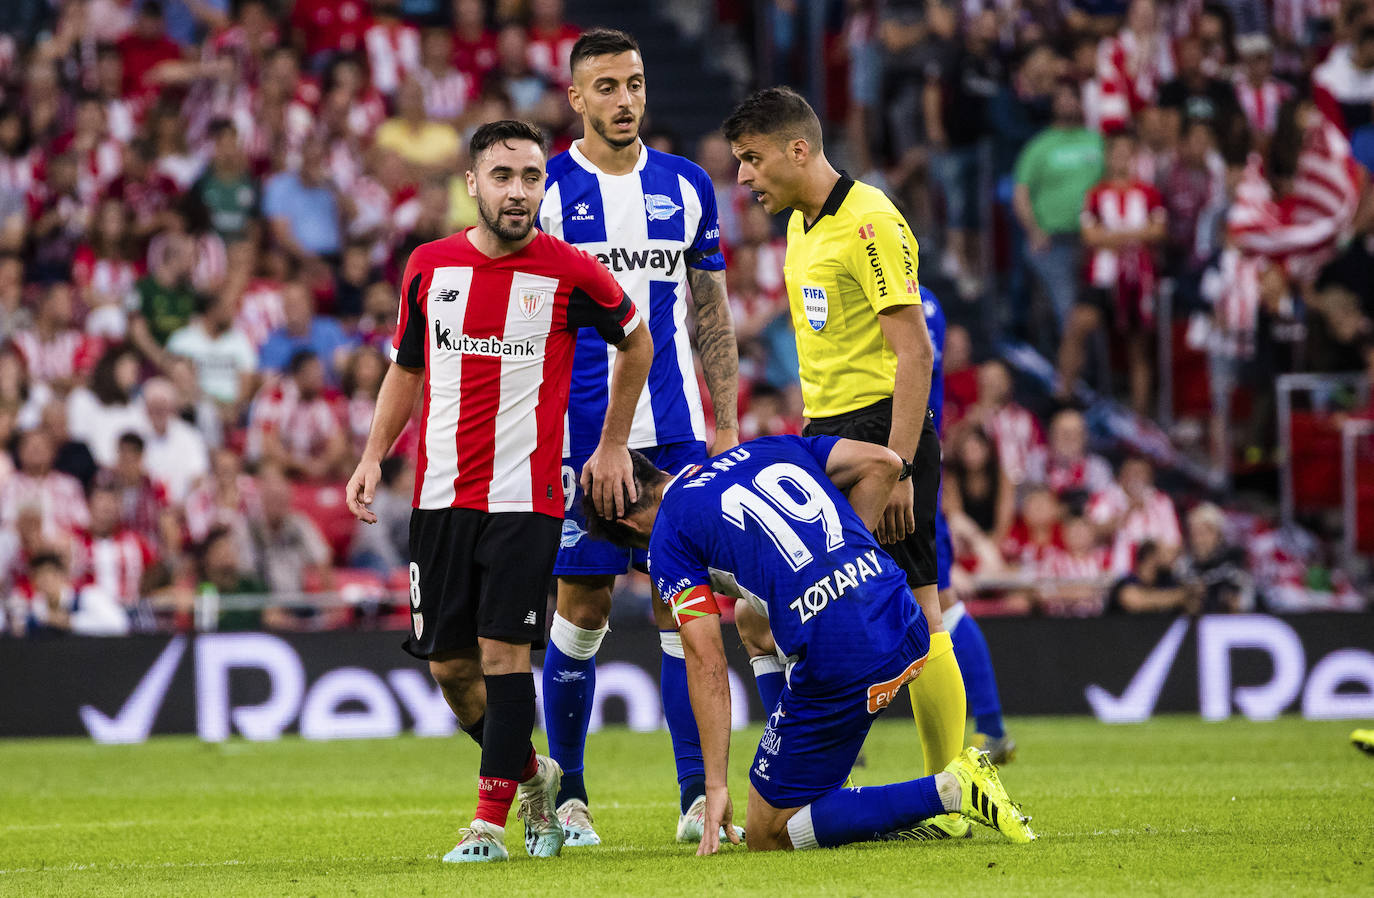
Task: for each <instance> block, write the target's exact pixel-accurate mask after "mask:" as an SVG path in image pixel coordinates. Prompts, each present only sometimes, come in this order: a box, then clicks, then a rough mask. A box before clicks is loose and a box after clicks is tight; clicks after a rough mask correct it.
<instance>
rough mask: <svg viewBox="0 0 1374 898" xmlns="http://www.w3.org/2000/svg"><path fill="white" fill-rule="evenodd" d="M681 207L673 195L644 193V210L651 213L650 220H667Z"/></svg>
mask: <svg viewBox="0 0 1374 898" xmlns="http://www.w3.org/2000/svg"><path fill="white" fill-rule="evenodd" d="M681 208H682V207H681V206H679V205H678V204H677V203H675V202H673V199H672V197H669V196H664V195H663V194H661V193H646V194H644V211H645V212H647V213H648V214H649V220H650V221H667V220H668V219H670V218H672V217H673V216H674V215H675V214H676V213H677V211H678V210H679V209H681Z"/></svg>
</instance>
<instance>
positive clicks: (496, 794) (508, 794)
mask: <svg viewBox="0 0 1374 898" xmlns="http://www.w3.org/2000/svg"><path fill="white" fill-rule="evenodd" d="M519 785H520V784H519V783H517V782H516V781H515V780H503V779H498V778H497V777H494V776H479V777H478V778H477V813H476V814H474V815H473V816H474V819H477V820H485V821H486V822H487V823H490V824H491V825H492V826H500V827H503V828H504V827H505V825H506V818H508V817H509V816H510V804H511V802H512V801H514V800H515V790H516V788H518V787H519Z"/></svg>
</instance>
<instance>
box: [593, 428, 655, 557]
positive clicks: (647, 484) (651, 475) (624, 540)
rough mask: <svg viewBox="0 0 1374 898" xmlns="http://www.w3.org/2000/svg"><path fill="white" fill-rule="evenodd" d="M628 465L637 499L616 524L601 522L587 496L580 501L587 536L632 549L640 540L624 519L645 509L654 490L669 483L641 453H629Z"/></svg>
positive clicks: (602, 519)
mask: <svg viewBox="0 0 1374 898" xmlns="http://www.w3.org/2000/svg"><path fill="white" fill-rule="evenodd" d="M630 464H631V465H633V466H634V478H635V492H636V493H637V494H638V495H637V497H636V499H635V501H633V502H631V503H630V505H629V506H628V507H627V508H626V509H625V515H624V517H621V518H617V519H615V520H612V519H611V518H604V517H602V516H601V514H600V513H599V512H597V510H596V504H595V503H593V502H592V497H591V494H590V493H589V494H586V495H584V496H583V497H582V514H583V515H584V516H585V517H586V519H587V532H588V533H589V534H591V535H592V536H593V537H594V538H596V539H603V540H605V541H606V542H608V543H614V544H615V545H617V546H633V545H634V544H635V543H636V541H637V540H638V539H639V538H640V536H639V534H638V533H635V532H634V531H633V530H631V529H630V528H629V526H628V525H626V523H625V518H627V517H629V516H630V515H632V514H634V513H635V512H637V511H640V510H642V509H644V508H647V507H648V505H649V499H650V497H651V496H652V494H653V491H654V487H656V486H658V485H659V484H660V483H663V482H664V481H666V480H667V479H668V473H667V472H666V471H660V470H659V469H658V465H655V464H654V463H653V462H651V461H649V459H648V458H647V457H645V455H644V454H643V453H642V452H636V451H635V450H633V449H631V450H630Z"/></svg>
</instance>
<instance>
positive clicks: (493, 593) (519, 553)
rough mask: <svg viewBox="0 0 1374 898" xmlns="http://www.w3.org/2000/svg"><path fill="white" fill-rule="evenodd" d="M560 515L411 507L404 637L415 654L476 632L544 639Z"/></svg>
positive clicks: (460, 642)
mask: <svg viewBox="0 0 1374 898" xmlns="http://www.w3.org/2000/svg"><path fill="white" fill-rule="evenodd" d="M562 526H563V522H562V521H559V520H558V519H556V518H551V517H549V516H548V515H544V514H536V513H534V512H503V513H499V514H488V513H487V512H485V511H474V510H473V509H470V508H436V509H424V508H417V509H415V510H413V511H412V512H411V513H410V557H411V562H410V620H411V627H410V639H408V640H407V641H406V643H405V646H404V648H405V650H406V651H407V652H409V653H410V654H412V655H414V656H415V657H417V658H428V657H429V656H430V655H436V654H440V653H442V652H449V651H453V650H454V649H465V648H471V647H472V646H474V645H476V644H477V637H479V636H481V637H484V638H486V639H499V640H500V641H502V642H509V643H512V644H515V645H523V644H525V643H529V644H530V645H531V646H532V647H534V648H543V647H544V620H545V617H546V616H547V609H548V593H549V578H550V577H551V576H552V575H553V560H554V558H555V557H557V555H558V536H559V533H560V531H561V530H562Z"/></svg>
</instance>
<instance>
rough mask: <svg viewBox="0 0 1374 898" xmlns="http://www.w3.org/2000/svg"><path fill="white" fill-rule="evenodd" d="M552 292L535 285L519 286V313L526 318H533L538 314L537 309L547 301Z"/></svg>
mask: <svg viewBox="0 0 1374 898" xmlns="http://www.w3.org/2000/svg"><path fill="white" fill-rule="evenodd" d="M552 296H553V294H552V293H551V292H550V291H548V290H540V289H538V288H536V287H521V288H520V296H519V303H520V313H521V314H522V315H524V316H525V317H526V318H533V317H534V316H535V315H538V314H539V310H540V309H542V308H544V303H546V302H548V301H549V299H550V298H551V297H552Z"/></svg>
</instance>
